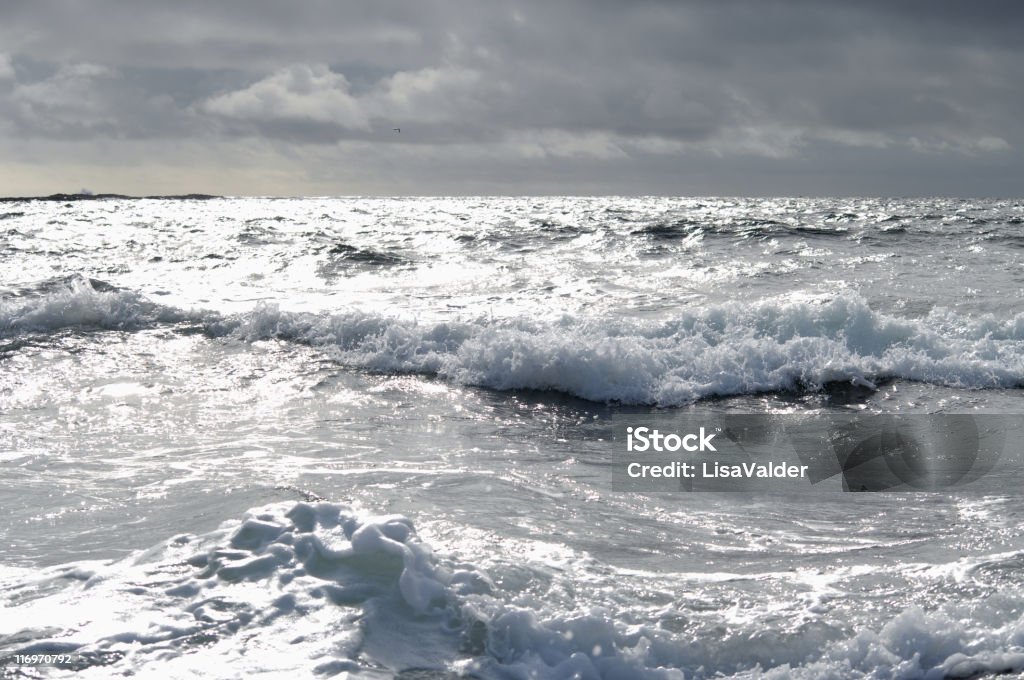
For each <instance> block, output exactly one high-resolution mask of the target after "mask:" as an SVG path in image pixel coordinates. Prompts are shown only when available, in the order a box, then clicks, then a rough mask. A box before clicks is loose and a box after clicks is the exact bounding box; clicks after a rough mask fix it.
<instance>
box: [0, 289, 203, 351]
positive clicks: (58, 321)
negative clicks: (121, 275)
mask: <svg viewBox="0 0 1024 680" xmlns="http://www.w3.org/2000/svg"><path fill="white" fill-rule="evenodd" d="M193 317H194V315H192V314H189V313H186V312H183V311H181V310H178V309H174V308H173V307H166V306H163V305H159V304H156V303H153V302H151V301H149V300H147V299H146V298H145V297H144V296H142V295H141V294H139V293H137V292H135V291H130V290H120V289H117V288H114V287H113V286H109V285H107V284H104V283H102V282H99V281H93V280H90V279H86V278H84V277H80V276H76V277H72V278H70V279H62V280H58V281H55V282H48V283H46V284H44V285H42V286H40V287H39V290H38V291H35V294H30V295H24V296H18V297H10V298H7V299H0V337H10V336H14V335H18V334H22V333H46V332H52V331H59V330H62V329H65V328H76V327H83V328H99V329H103V330H135V329H139V328H144V327H147V326H152V325H154V324H159V323H177V322H181V321H185V320H188V319H190V318H193Z"/></svg>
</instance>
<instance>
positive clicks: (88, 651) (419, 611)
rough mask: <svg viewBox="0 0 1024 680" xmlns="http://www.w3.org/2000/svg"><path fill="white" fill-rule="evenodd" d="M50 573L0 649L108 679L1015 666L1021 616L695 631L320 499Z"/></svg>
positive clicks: (560, 676)
mask: <svg viewBox="0 0 1024 680" xmlns="http://www.w3.org/2000/svg"><path fill="white" fill-rule="evenodd" d="M496 549H499V548H496ZM504 559H506V560H507V559H511V557H510V556H505V557H504ZM548 566H552V565H548ZM598 566H599V565H598ZM51 571H52V570H51ZM46 578H49V579H55V580H62V581H64V582H65V584H64V586H63V588H62V589H61V590H60V591H59V592H56V593H54V592H53V589H52V588H39V589H38V591H39V592H40V593H42V594H41V595H39V596H37V597H35V598H31V599H28V601H22V602H18V603H16V604H14V605H12V606H11V607H10V611H11V613H12V614H13V615H12V616H7V617H4V619H3V621H2V623H0V650H2V651H3V653H5V654H15V653H23V654H33V653H37V654H45V653H57V652H60V653H72V652H73V653H75V654H77V655H78V656H79V658H80V659H82V660H83V663H85V664H90V665H93V666H95V668H94V669H93V670H97V671H99V670H103V671H105V672H108V673H109V674H111V675H112V674H121V673H125V672H131V673H134V674H135V675H138V676H143V677H150V676H154V674H158V675H159V676H160V677H167V678H184V677H192V676H193V674H196V673H200V674H202V675H204V676H206V677H223V678H228V677H248V676H249V675H250V674H252V673H256V672H261V673H268V674H271V675H273V674H275V673H277V674H281V675H282V676H283V675H285V674H288V673H291V674H298V675H310V674H321V675H323V674H326V675H333V674H337V673H340V672H343V671H349V672H353V673H359V674H360V677H363V674H365V676H366V677H372V678H377V677H388V678H390V677H392V676H393V674H394V673H396V672H401V671H405V670H409V669H411V668H418V669H421V672H422V671H423V669H430V670H433V671H438V672H442V671H448V672H459V673H469V674H471V675H470V677H480V678H499V677H500V678H508V677H514V678H543V679H547V680H569V679H571V678H588V679H591V680H619V679H622V678H630V679H636V680H645V679H652V680H653V679H657V680H669V679H671V680H682V678H691V677H697V678H701V677H713V676H716V675H724V676H732V675H737V676H741V677H742V676H747V675H751V676H759V677H760V676H762V675H767V676H768V677H773V678H788V677H794V678H812V677H837V678H897V677H904V678H942V677H951V676H956V677H966V676H969V675H976V674H979V673H987V672H1006V671H1017V670H1022V669H1024V654H1022V653H1021V652H1020V651H1019V647H1020V644H1021V642H1022V641H1024V619H1017V620H1011V621H1010V623H1006V622H1004V621H1001V622H999V623H998V624H993V625H991V626H988V627H986V624H985V623H984V622H982V621H977V620H975V621H973V622H967V621H962V620H955V619H954V618H951V617H949V616H947V615H945V614H943V613H942V612H930V613H926V612H925V611H923V610H921V609H919V608H912V609H909V610H906V611H903V612H902V613H900V614H898V615H896V616H895V617H894V618H893V619H891V620H890V621H889V622H888V623H885V624H884V625H883V626H881V628H880V629H878V630H877V631H875V630H861V631H857V632H854V633H853V634H852V635H851V634H846V635H842V636H840V637H839V639H836V632H837V629H834V628H831V629H830V628H829V627H828V626H824V624H819V625H818V626H817V627H808V626H804V627H803V628H801V629H799V630H795V631H789V632H787V631H785V630H775V631H772V630H763V631H760V632H759V633H758V634H757V635H755V636H753V637H751V635H750V632H751V631H747V632H746V633H744V634H743V635H728V636H725V637H719V636H715V635H707V636H701V637H698V638H696V639H692V638H691V637H690V636H688V635H683V636H676V635H673V634H672V633H670V632H668V631H666V630H664V629H660V628H659V627H656V626H651V625H646V624H643V623H640V624H637V623H636V622H628V623H627V622H625V621H622V620H619V618H618V617H617V616H616V615H615V614H614V613H612V612H609V611H607V610H604V609H601V608H595V607H583V608H582V609H577V608H574V607H573V606H572V605H571V604H569V605H568V607H567V606H566V604H564V603H558V602H545V601H544V600H542V599H540V600H538V599H529V600H524V601H518V600H517V599H516V592H515V590H512V591H509V590H506V589H505V588H506V587H507V586H501V585H496V583H495V582H494V581H492V579H491V577H490V576H489V574H488V573H487V572H486V570H485V569H484V568H481V567H479V566H476V565H473V564H466V563H462V562H459V563H456V562H453V561H451V560H450V559H448V558H446V557H445V556H443V555H435V554H434V552H433V551H432V550H431V548H430V546H429V545H428V544H427V543H425V542H424V541H423V540H421V539H420V538H419V537H418V535H417V533H416V530H415V528H414V526H413V524H412V522H410V521H409V520H408V519H406V518H404V517H401V516H385V517H373V516H367V515H365V514H362V513H359V512H357V511H354V510H353V509H351V508H349V507H345V506H340V505H336V504H331V503H298V504H290V503H281V504H275V505H272V506H267V507H263V508H257V509H254V510H251V511H249V512H248V513H247V515H246V516H245V518H243V519H242V520H241V521H235V522H230V523H227V524H225V525H223V526H222V527H221V528H220V529H219V530H217V531H215V532H213V533H211V534H208V535H206V536H202V537H198V538H196V537H190V536H179V537H176V538H173V539H171V540H169V541H167V542H166V543H163V544H161V545H159V546H156V547H154V548H152V549H150V550H147V551H143V552H140V553H138V554H136V555H135V556H133V557H131V558H129V559H125V560H122V561H119V562H115V563H113V564H110V565H101V564H96V563H90V564H88V565H85V566H84V567H82V568H75V567H73V566H69V567H65V568H63V569H62V570H60V573H49V574H47V576H46ZM512 581H513V582H514V581H515V579H513V580H512ZM829 630H831V632H828V631H829ZM254 644H258V646H259V650H260V653H258V654H257V653H253V647H252V646H253V645H254ZM100 667H102V668H100ZM423 677H434V676H431V675H424V676H423ZM437 677H442V675H438V676H437Z"/></svg>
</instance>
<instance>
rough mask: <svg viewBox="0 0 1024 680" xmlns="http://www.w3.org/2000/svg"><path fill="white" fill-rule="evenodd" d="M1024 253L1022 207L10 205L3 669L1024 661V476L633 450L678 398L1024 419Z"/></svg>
mask: <svg viewBox="0 0 1024 680" xmlns="http://www.w3.org/2000/svg"><path fill="white" fill-rule="evenodd" d="M1022 281H1024V202H1021V201H1019V200H966V199H947V198H935V199H870V198H847V199H823V198H813V199H812V198H758V199H750V198H661V197H628V198H624V197H516V198H512V197H468V198H303V199H271V198H266V199H262V198H223V199H221V198H213V199H208V200H199V199H174V200H171V199H167V200H164V199H144V200H143V199H139V200H131V199H101V200H68V201H63V200H56V201H12V202H7V203H3V204H0V464H2V468H0V469H2V474H0V510H2V515H3V517H4V521H3V522H0V664H2V668H0V673H2V677H12V678H20V677H29V678H35V677H74V678H108V677H125V676H133V677H140V678H149V677H153V678H192V677H205V678H250V677H267V678H277V677H280V678H297V677H325V678H326V677H337V678H346V677H350V678H367V679H374V680H376V679H378V678H381V679H383V678H387V679H391V678H400V679H402V680H429V679H454V678H488V679H490V678H515V679H521V680H527V679H537V680H547V679H551V680H556V679H557V680H568V679H570V678H579V679H581V680H597V679H602V680H612V679H615V680H629V679H634V678H635V679H647V678H652V679H680V680H681V679H682V678H686V679H691V678H697V679H701V678H712V677H729V678H732V677H740V678H944V677H976V676H984V675H989V674H997V673H1012V674H1021V673H1024V531H1022V529H1021V525H1022V522H1024V506H1022V504H1021V502H1020V501H1021V494H1020V488H1021V487H1020V485H1019V482H1020V481H1022V479H1021V478H1018V477H1014V474H1013V473H1014V471H1015V469H1016V468H1012V467H1011V468H1010V470H1009V473H1007V474H999V475H991V474H990V475H982V476H981V477H980V478H979V479H976V480H974V481H973V482H972V483H971V484H969V485H964V486H960V487H956V488H951V489H944V490H938V491H936V490H924V491H922V490H919V489H914V488H909V487H906V488H904V487H897V488H894V489H890V490H889V491H886V492H884V493H847V492H844V490H843V488H839V489H838V490H837V489H836V488H828V489H825V488H822V487H820V486H816V485H814V484H810V483H804V484H803V485H802V486H793V487H786V488H785V489H783V490H779V488H775V487H773V488H772V489H771V490H767V489H760V488H756V487H747V488H746V489H745V490H744V491H743V492H740V493H735V492H731V493H727V492H715V491H711V492H687V491H680V490H677V491H675V492H667V493H662V492H645V491H644V490H643V489H640V490H624V489H623V488H622V487H621V486H619V485H617V484H616V483H615V482H614V480H613V471H612V468H613V467H614V465H615V460H616V456H617V455H619V451H618V449H619V448H621V434H622V432H623V430H622V428H624V427H626V426H633V425H637V424H640V423H642V422H647V421H648V420H650V421H652V422H654V421H656V422H666V420H665V419H668V420H670V421H671V420H673V419H680V418H685V419H689V420H694V422H696V421H699V420H701V419H715V418H729V417H733V416H743V417H747V416H754V417H761V418H767V417H775V416H780V417H782V416H784V417H787V418H804V419H815V418H832V417H846V416H851V415H855V416H858V417H884V418H897V417H898V418H903V417H907V418H913V417H922V418H924V417H928V418H935V417H945V416H946V415H949V416H956V415H961V416H964V415H968V416H974V415H977V416H990V415H991V416H999V417H1000V418H1003V419H1005V420H1006V421H1007V422H1011V423H1012V422H1017V420H1018V418H1019V417H1020V416H1024V398H1022V397H1024V392H1022V390H1021V387H1022V385H1024V304H1022V296H1024V288H1022V285H1021V283H1022ZM1019 420H1024V418H1019ZM702 422H703V421H702ZM901 422H902V421H901ZM958 422H959V421H958ZM722 439H723V437H720V438H719V441H721V440H722ZM1010 443H1011V445H1014V446H1015V445H1016V444H1015V442H1014V441H1013V440H1011V442H1010ZM968 487H969V488H968ZM787 489H788V490H787ZM855 490H856V489H855ZM28 657H32V658H31V659H29V660H26V658H28ZM42 657H47V658H45V659H43V658H42ZM49 657H60V659H58V660H56V661H55V660H54V659H50V658H49Z"/></svg>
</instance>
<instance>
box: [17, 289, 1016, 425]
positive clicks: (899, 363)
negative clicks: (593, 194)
mask: <svg viewBox="0 0 1024 680" xmlns="http://www.w3.org/2000/svg"><path fill="white" fill-rule="evenodd" d="M99 283H100V282H96V283H93V282H90V281H88V280H86V279H82V278H77V279H74V280H72V281H70V282H68V283H65V284H62V285H60V286H56V287H55V288H49V289H47V290H46V291H45V292H44V293H42V294H39V295H34V296H23V297H15V298H13V299H9V300H5V301H2V302H0V337H5V336H8V337H9V336H14V335H18V334H24V333H32V332H37V333H38V332H52V331H57V330H60V329H65V328H72V327H80V328H96V329H101V330H134V329H139V328H145V327H149V326H152V325H154V324H163V323H183V322H188V323H191V324H198V325H199V326H200V327H202V328H203V329H204V330H205V332H207V333H208V334H210V335H212V336H217V337H221V336H231V337H234V338H236V339H239V340H242V341H254V340H262V339H279V340H285V341H292V342H299V343H303V344H306V345H310V346H314V347H317V348H319V349H322V350H323V351H324V352H326V353H328V354H329V355H330V356H331V357H332V358H334V359H335V360H336V361H338V362H339V363H341V364H343V365H346V366H350V367H354V368H359V369H364V370H369V371H373V372H381V373H415V374H424V375H431V376H437V377H440V378H442V379H446V380H450V381H452V382H455V383H459V384H465V385H475V386H481V387H488V388H493V389H498V390H516V389H530V390H547V391H557V392H563V393H566V394H569V395H573V396H576V397H581V398H583V399H588V400H592V401H598V402H619V403H624V404H649V405H658V406H679V405H683V404H688V403H691V402H693V401H696V400H699V399H702V398H707V397H717V396H733V395H742V394H756V393H765V392H782V391H816V390H821V389H823V388H824V387H825V386H826V385H829V384H833V383H847V384H851V383H852V384H854V385H860V386H865V387H868V388H872V387H873V386H874V384H876V383H877V382H879V381H885V380H891V379H904V380H913V381H919V382H925V383H931V384H936V385H944V386H949V387H956V388H967V389H985V388H1016V387H1019V386H1020V385H1022V384H1024V314H1018V315H1017V316H1014V317H1011V318H1008V319H1004V318H996V317H993V316H978V317H965V316H962V315H959V314H957V313H954V312H951V311H949V310H943V309H938V308H935V309H932V310H931V311H930V312H929V314H928V315H927V316H924V317H921V318H915V319H908V318H901V317H896V316H890V315H886V314H882V313H880V312H877V311H874V310H872V309H871V308H870V306H869V305H868V303H867V302H866V301H865V300H864V299H863V298H861V297H859V296H856V295H851V294H846V295H840V296H838V297H835V298H832V299H829V300H797V301H793V300H768V301H764V302H760V303H757V304H753V305H750V304H742V303H739V302H735V303H726V304H721V305H710V306H706V307H700V308H696V309H692V310H685V311H683V312H680V313H679V314H677V315H676V316H675V318H673V319H671V320H669V321H664V322H659V323H650V322H639V321H632V320H626V319H622V318H615V317H574V316H563V317H560V318H558V319H555V320H550V321H543V320H535V319H531V318H525V317H519V318H512V319H504V320H490V319H479V320H474V321H459V322H441V323H419V322H416V321H410V320H403V319H397V318H393V317H389V316H385V315H381V314H377V313H373V312H367V311H361V310H351V311H346V312H342V313H338V314H326V313H325V314H312V313H293V312H287V311H282V310H280V309H279V308H277V307H276V306H274V305H266V304H261V305H259V306H257V307H256V308H255V309H254V310H253V311H252V312H250V313H247V314H242V315H233V316H224V315H221V314H219V313H217V312H210V311H184V310H180V309H175V308H172V307H167V306H163V305H158V304H155V303H153V302H150V301H148V300H147V299H146V298H145V297H143V296H142V295H140V294H138V293H136V292H132V291H124V290H119V289H115V288H113V287H106V288H104V287H103V286H101V285H99ZM97 286H98V287H97Z"/></svg>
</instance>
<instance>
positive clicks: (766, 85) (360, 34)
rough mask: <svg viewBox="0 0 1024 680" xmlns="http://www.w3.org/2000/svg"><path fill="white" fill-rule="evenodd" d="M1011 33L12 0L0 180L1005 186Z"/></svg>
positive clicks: (936, 189)
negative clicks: (398, 130) (397, 129)
mask: <svg viewBox="0 0 1024 680" xmlns="http://www.w3.org/2000/svg"><path fill="white" fill-rule="evenodd" d="M1022 22H1024V5H1021V4H1020V3H1013V2H987V3H974V4H967V3H956V2H915V1H908V2H900V3H888V2H885V3H883V2H857V3H840V2H835V3H830V2H810V1H806V2H802V1H791V2H775V1H772V0H747V1H743V0H724V1H722V2H714V3H710V2H669V1H665V2H661V1H657V0H640V1H639V2H631V3H618V2H607V1H603V2H602V1H595V2H582V1H573V0H569V1H566V2H559V3H543V2H519V3H508V4H500V5H499V4H497V3H470V2H455V1H447V0H432V1H425V2H416V3H395V2H374V3H347V2H341V3H339V2H326V1H318V2H301V3H279V2H269V1H266V0H246V1H245V2H237V1H236V2H219V3H200V2H182V3H167V2H162V3H155V2H137V3H132V5H131V6H130V8H128V7H127V6H126V5H124V4H123V3H117V2H113V1H110V0H97V1H96V2H90V3H80V2H73V1H71V0H68V1H66V2H52V1H46V0H42V1H40V0H34V1H31V2H30V1H18V0H14V1H11V2H5V3H4V4H3V5H2V6H0V114H2V121H0V193H5V194H18V193H22V194H24V193H50V192H55V191H73V190H76V189H78V188H80V187H88V188H90V189H93V190H96V191H119V192H128V193H163V192H183V191H202V192H216V193H229V194H275V195H294V194H318V195H322V194H354V193H359V194H400V193H401V194H405V193H410V194H425V193H444V194H466V193H512V194H518V193H539V194H560V193H623V194H625V193H630V194H635V193H640V194H648V193H649V194H655V193H660V194H719V195H721V194H744V195H764V194H789V195H797V194H819V195H822V194H825V195H851V194H872V195H878V194H888V195H892V194H898V195H908V194H954V195H1012V194H1017V193H1019V191H1020V183H1021V180H1022V179H1024V162H1022V161H1024V159H1022V156H1021V153H1020V149H1021V145H1022V144H1024V122H1022V121H1024V116H1022V113H1024V90H1022V88H1021V87H1020V86H1019V84H1018V82H1017V81H1018V80H1019V74H1020V73H1022V72H1024V58H1022V56H1024V43H1022V42H1021V41H1020V40H1019V36H1018V35H1015V32H1016V29H1017V27H1019V26H1021V25H1024V23H1022ZM396 128H399V129H401V132H396V131H395V129H396Z"/></svg>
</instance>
